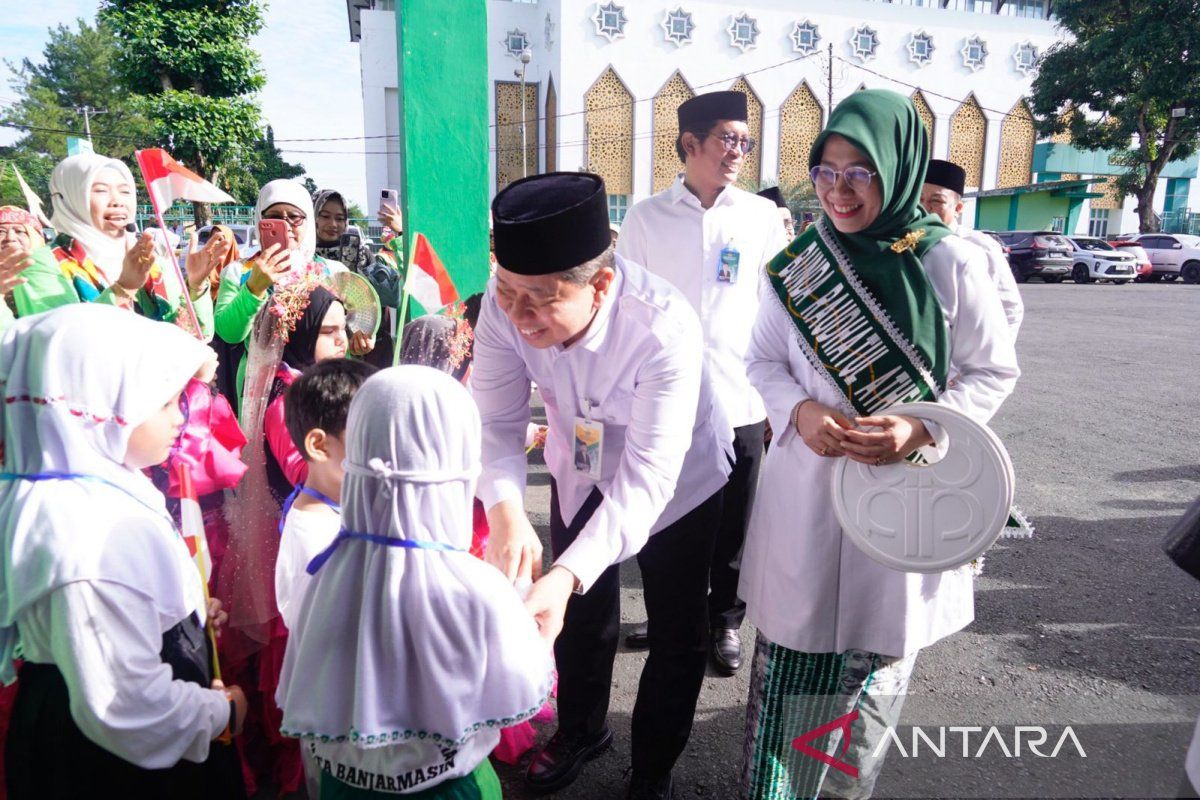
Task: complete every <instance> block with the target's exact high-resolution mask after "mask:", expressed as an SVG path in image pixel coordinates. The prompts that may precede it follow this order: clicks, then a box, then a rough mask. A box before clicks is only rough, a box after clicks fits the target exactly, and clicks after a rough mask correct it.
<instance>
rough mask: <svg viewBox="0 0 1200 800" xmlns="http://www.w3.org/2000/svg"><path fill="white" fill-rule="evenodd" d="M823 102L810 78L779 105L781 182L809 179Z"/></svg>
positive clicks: (788, 185)
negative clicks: (813, 87) (809, 157)
mask: <svg viewBox="0 0 1200 800" xmlns="http://www.w3.org/2000/svg"><path fill="white" fill-rule="evenodd" d="M822 117H823V114H822V111H821V104H820V103H819V102H817V96H816V95H815V94H813V91H812V89H811V88H809V85H808V82H807V81H801V82H800V85H799V86H797V87H796V88H795V89H793V90H792V93H791V94H790V95H788V98H787V100H784V101H783V105H782V106H780V108H779V185H780V186H783V187H791V186H795V185H797V184H800V183H803V182H805V181H807V180H808V152H809V150H811V149H812V146H813V142H815V141H816V140H817V134H818V133H820V132H821V127H822Z"/></svg>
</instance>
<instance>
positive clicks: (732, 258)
mask: <svg viewBox="0 0 1200 800" xmlns="http://www.w3.org/2000/svg"><path fill="white" fill-rule="evenodd" d="M740 261H741V253H739V252H738V249H737V248H736V247H734V245H733V239H730V240H729V243H728V244H726V245H725V246H724V247H723V248H721V257H720V258H718V259H717V283H728V284H734V283H737V279H738V262H740Z"/></svg>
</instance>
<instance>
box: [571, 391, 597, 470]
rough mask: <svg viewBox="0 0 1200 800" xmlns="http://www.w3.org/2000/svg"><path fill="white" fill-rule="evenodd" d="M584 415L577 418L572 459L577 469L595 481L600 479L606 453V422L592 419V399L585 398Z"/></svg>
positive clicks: (583, 401) (583, 403)
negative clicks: (602, 460)
mask: <svg viewBox="0 0 1200 800" xmlns="http://www.w3.org/2000/svg"><path fill="white" fill-rule="evenodd" d="M580 404H581V405H582V406H583V416H582V417H576V418H575V426H574V431H575V435H574V436H573V437H572V442H573V446H572V448H571V450H572V459H573V461H574V465H575V471H576V472H579V473H581V474H583V475H587V476H588V477H589V478H591V479H592V480H594V481H598V480H600V475H601V474H602V472H601V459H602V457H603V454H604V423H602V422H593V421H592V401H591V400H589V399H587V398H584V399H583V400H582V401H581V403H580Z"/></svg>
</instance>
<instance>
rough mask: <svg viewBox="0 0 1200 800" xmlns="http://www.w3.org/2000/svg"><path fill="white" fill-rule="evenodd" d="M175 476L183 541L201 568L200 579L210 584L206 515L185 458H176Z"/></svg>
mask: <svg viewBox="0 0 1200 800" xmlns="http://www.w3.org/2000/svg"><path fill="white" fill-rule="evenodd" d="M174 469H175V477H176V478H177V479H178V484H179V518H180V523H181V524H182V527H183V541H184V542H186V543H187V549H188V552H189V553H190V554H191V556H192V560H193V561H195V562H196V569H198V570H200V580H202V581H204V585H205V586H207V585H208V579H209V576H210V575H212V556H210V555H209V554H208V537H206V536H205V535H204V516H203V514H201V512H200V501H199V500H198V499H197V497H196V487H195V486H193V485H192V474H191V473H190V472H189V471H188V465H187V464H185V463H184V461H183V459H179V458H177V459H175V465H174Z"/></svg>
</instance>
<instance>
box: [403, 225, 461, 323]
mask: <svg viewBox="0 0 1200 800" xmlns="http://www.w3.org/2000/svg"><path fill="white" fill-rule="evenodd" d="M414 236H415V241H414V242H413V250H412V258H411V259H410V260H409V262H408V274H407V276H406V277H405V279H404V291H405V293H406V294H408V295H409V296H410V297H411V298H412V299H413V300H416V301H417V302H418V303H420V304H421V307H422V308H424V309H425V310H426V311H428V312H429V313H431V314H432V313H433V312H435V311H437V310H438V309H441V308H445V307H446V306H448V305H450V304H451V303H456V302H458V290H457V289H455V288H454V281H453V280H451V278H450V273H449V272H447V271H446V268H445V267H444V266H443V265H442V260H441V259H440V258H438V254H437V253H436V252H434V249H433V245H431V244H430V243H429V240H428V239H426V238H425V234H423V233H418V234H414Z"/></svg>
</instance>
